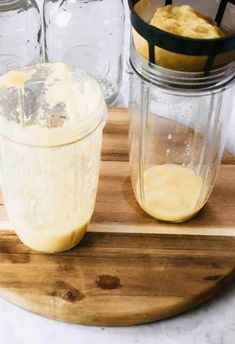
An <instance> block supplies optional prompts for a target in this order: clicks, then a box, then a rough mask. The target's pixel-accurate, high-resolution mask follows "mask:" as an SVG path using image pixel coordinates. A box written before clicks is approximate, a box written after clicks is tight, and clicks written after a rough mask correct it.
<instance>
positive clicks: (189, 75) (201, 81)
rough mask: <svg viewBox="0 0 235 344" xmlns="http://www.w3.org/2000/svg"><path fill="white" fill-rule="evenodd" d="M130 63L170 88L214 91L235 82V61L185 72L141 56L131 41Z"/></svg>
mask: <svg viewBox="0 0 235 344" xmlns="http://www.w3.org/2000/svg"><path fill="white" fill-rule="evenodd" d="M130 64H131V66H132V68H133V69H134V70H135V71H136V72H137V74H139V75H140V76H141V77H142V78H143V79H145V80H147V81H149V82H151V83H153V84H156V85H157V86H159V87H162V88H165V89H169V90H181V91H184V90H186V91H193V92H197V91H198V92H200V91H213V90H218V89H220V88H222V87H225V86H226V85H227V84H233V83H234V82H235V61H232V62H230V63H229V64H228V65H226V66H223V67H220V68H217V69H212V70H211V71H210V72H203V71H202V72H185V71H177V70H173V69H168V68H165V67H161V66H158V65H156V64H154V63H151V62H149V61H148V60H146V59H144V58H143V57H142V56H140V55H139V54H138V53H137V51H136V49H135V46H134V43H133V41H132V42H131V49H130Z"/></svg>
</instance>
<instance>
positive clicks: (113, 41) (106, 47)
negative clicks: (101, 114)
mask: <svg viewBox="0 0 235 344" xmlns="http://www.w3.org/2000/svg"><path fill="white" fill-rule="evenodd" d="M44 20H45V53H46V59H47V61H50V62H54V61H63V62H65V63H68V64H70V65H72V66H73V67H76V68H79V69H81V70H84V71H86V72H87V73H89V74H91V75H92V76H93V77H94V78H95V79H96V80H97V81H98V82H99V83H100V85H101V86H102V89H103V92H104V95H105V99H106V101H107V103H108V104H111V103H112V102H113V101H114V100H115V98H116V97H117V95H118V92H119V89H120V84H121V78H122V59H123V40H124V6H123V1H122V0H112V1H110V0H57V1H55V0H45V1H44Z"/></svg>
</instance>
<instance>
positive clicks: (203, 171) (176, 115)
mask: <svg viewBox="0 0 235 344" xmlns="http://www.w3.org/2000/svg"><path fill="white" fill-rule="evenodd" d="M131 65H132V75H131V88H130V112H131V125H130V164H131V179H132V185H133V188H134V192H135V195H136V198H137V200H138V202H139V204H140V206H141V207H142V208H143V209H144V210H145V211H146V212H147V213H148V214H150V215H151V216H153V217H155V218H156V219H159V220H165V221H172V222H180V221H184V220H187V219H189V218H191V217H192V216H193V215H194V214H196V213H197V212H198V211H199V210H200V209H201V208H202V207H203V205H204V204H205V203H206V201H207V200H208V197H209V195H210V193H211V191H212V189H213V186H214V183H215V178H216V175H217V172H218V169H219V165H220V161H221V157H222V154H223V150H224V145H225V139H226V132H227V129H228V126H229V119H230V114H231V99H232V97H233V95H234V94H233V88H232V85H233V84H234V76H235V65H234V62H232V63H231V64H230V65H228V66H225V67H222V68H220V69H217V70H212V71H211V72H210V73H208V74H207V75H205V73H203V72H198V73H189V72H177V71H172V70H168V69H165V68H161V67H158V66H156V65H154V64H151V63H149V62H148V61H147V60H145V59H143V58H141V57H140V56H138V55H137V53H136V51H135V49H134V48H133V47H132V52H131Z"/></svg>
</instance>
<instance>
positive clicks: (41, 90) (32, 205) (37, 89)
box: [0, 63, 106, 252]
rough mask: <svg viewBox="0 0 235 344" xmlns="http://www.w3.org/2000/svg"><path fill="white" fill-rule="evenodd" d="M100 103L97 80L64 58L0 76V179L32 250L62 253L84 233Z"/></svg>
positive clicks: (94, 175) (102, 112)
mask: <svg viewBox="0 0 235 344" xmlns="http://www.w3.org/2000/svg"><path fill="white" fill-rule="evenodd" d="M105 117H106V107H105V103H104V100H103V96H102V93H101V90H100V87H99V85H98V84H97V82H96V81H95V80H93V79H92V78H91V77H88V76H87V75H86V74H84V73H80V74H77V71H76V74H74V73H73V72H72V71H71V70H70V68H69V67H68V66H66V65H65V64H62V63H55V64H42V65H35V66H32V67H28V68H24V69H21V70H18V71H12V72H9V73H7V74H5V75H4V76H2V77H1V78H0V133H1V152H0V158H1V185H2V190H3V196H4V200H5V204H6V208H7V212H8V215H9V218H10V220H11V222H12V224H13V226H14V228H15V231H16V233H17V235H18V236H19V238H20V239H21V240H22V241H23V242H24V243H25V244H26V245H28V246H29V247H31V248H32V249H35V250H38V251H43V252H58V251H64V250H67V249H69V248H71V247H72V246H74V245H76V244H77V243H78V242H79V241H80V240H81V239H82V237H83V236H84V234H85V232H86V228H87V226H88V224H89V222H90V218H91V216H92V213H93V209H94V204H95V197H96V190H97V184H98V176H99V168H100V153H101V143H102V130H103V126H104V121H105Z"/></svg>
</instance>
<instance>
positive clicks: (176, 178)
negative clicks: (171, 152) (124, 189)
mask: <svg viewBox="0 0 235 344" xmlns="http://www.w3.org/2000/svg"><path fill="white" fill-rule="evenodd" d="M143 185H144V196H143V197H141V195H140V191H139V190H140V188H139V185H138V184H137V188H136V190H137V199H138V200H140V204H142V206H143V208H144V210H145V211H146V212H147V213H148V214H150V215H151V216H153V217H155V218H157V219H159V220H164V221H172V222H180V221H184V220H186V219H188V218H190V217H192V216H193V215H194V214H195V213H197V211H198V210H199V209H198V208H197V202H198V199H199V196H200V192H201V189H202V178H201V177H199V176H197V175H196V174H195V172H194V171H193V170H192V169H190V168H188V167H184V166H181V165H175V164H165V165H158V166H154V167H151V168H149V169H148V170H146V171H145V172H144V175H143ZM143 198H144V199H143ZM141 199H142V201H141ZM143 203H144V204H143Z"/></svg>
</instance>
